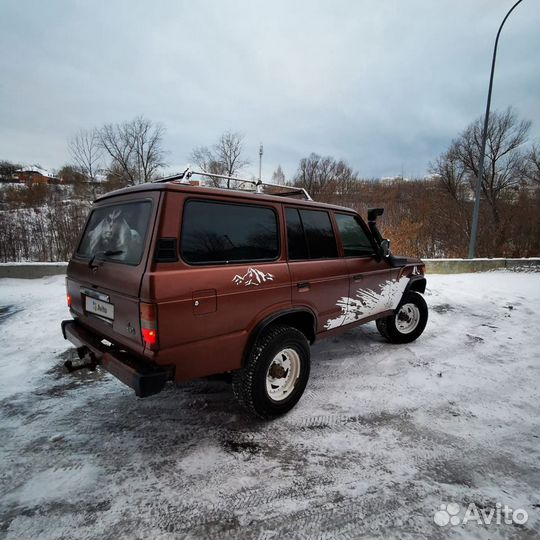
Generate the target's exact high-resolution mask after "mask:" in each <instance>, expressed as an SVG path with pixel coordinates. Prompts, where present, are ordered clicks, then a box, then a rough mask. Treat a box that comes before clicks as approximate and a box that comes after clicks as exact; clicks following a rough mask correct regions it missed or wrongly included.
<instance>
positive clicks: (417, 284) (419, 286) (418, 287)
mask: <svg viewBox="0 0 540 540" xmlns="http://www.w3.org/2000/svg"><path fill="white" fill-rule="evenodd" d="M426 284H427V282H426V278H425V277H423V276H421V277H411V280H410V281H409V283H408V284H407V287H406V288H405V291H404V292H408V291H415V292H418V293H421V294H424V293H425V292H426Z"/></svg>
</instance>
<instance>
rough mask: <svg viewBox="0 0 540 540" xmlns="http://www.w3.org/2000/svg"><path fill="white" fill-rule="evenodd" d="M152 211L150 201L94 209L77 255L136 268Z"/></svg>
mask: <svg viewBox="0 0 540 540" xmlns="http://www.w3.org/2000/svg"><path fill="white" fill-rule="evenodd" d="M151 209H152V203H151V202H150V201H140V202H133V203H123V204H112V205H108V206H104V207H101V208H96V209H95V210H93V212H92V214H91V215H90V219H89V220H88V225H87V226H86V229H85V231H84V234H83V237H82V240H81V243H80V245H79V248H78V250H77V255H80V256H81V257H88V258H91V257H102V258H104V259H106V260H107V261H111V262H122V263H125V264H132V265H137V264H139V262H140V261H141V257H142V253H143V247H144V238H145V236H146V230H147V229H148V222H149V220H150V213H151Z"/></svg>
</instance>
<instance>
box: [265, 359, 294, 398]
mask: <svg viewBox="0 0 540 540" xmlns="http://www.w3.org/2000/svg"><path fill="white" fill-rule="evenodd" d="M299 377H300V356H299V355H298V353H297V352H296V351H295V350H294V349H283V350H281V351H280V352H278V353H277V354H276V356H274V358H273V360H272V361H271V362H270V365H269V366H268V370H267V372H266V392H267V394H268V397H269V398H270V399H272V400H273V401H283V400H284V399H286V398H288V397H289V396H290V395H291V393H292V392H293V390H294V387H295V385H296V381H297V380H298V378H299Z"/></svg>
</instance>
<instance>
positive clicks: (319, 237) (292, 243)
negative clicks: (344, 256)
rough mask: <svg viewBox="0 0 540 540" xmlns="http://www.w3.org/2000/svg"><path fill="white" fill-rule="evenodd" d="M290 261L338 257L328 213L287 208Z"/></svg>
mask: <svg viewBox="0 0 540 540" xmlns="http://www.w3.org/2000/svg"><path fill="white" fill-rule="evenodd" d="M286 218H287V237H288V243H289V259H292V260H300V259H330V258H334V257H337V256H338V253H337V246H336V239H335V237H334V231H333V229H332V223H331V221H330V216H329V215H328V212H324V211H322V210H303V209H300V208H298V209H296V208H287V211H286Z"/></svg>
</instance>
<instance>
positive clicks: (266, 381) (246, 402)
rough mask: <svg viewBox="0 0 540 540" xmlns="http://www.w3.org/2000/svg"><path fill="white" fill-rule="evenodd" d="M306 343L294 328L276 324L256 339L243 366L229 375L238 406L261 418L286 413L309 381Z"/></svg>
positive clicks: (308, 352)
mask: <svg viewBox="0 0 540 540" xmlns="http://www.w3.org/2000/svg"><path fill="white" fill-rule="evenodd" d="M309 371H310V351H309V344H308V342H307V339H306V337H305V336H304V334H303V333H302V332H300V331H299V330H297V329H296V328H292V327H290V326H284V325H276V326H272V327H271V328H269V329H268V330H267V331H266V332H264V334H263V335H262V336H261V337H260V338H259V339H258V340H257V342H256V344H255V346H254V347H253V349H252V351H251V353H250V355H249V358H248V360H247V362H246V365H245V366H244V367H243V368H242V369H239V370H238V371H236V372H234V374H233V381H232V382H233V391H234V395H235V397H236V399H237V400H238V401H239V403H240V404H241V405H242V406H243V407H244V408H246V409H248V410H249V411H251V412H253V413H255V414H256V415H257V416H260V417H261V418H275V417H276V416H280V415H282V414H285V413H286V412H288V411H290V410H291V409H292V408H293V407H294V406H295V405H296V403H298V400H299V399H300V397H301V396H302V394H303V393H304V389H305V388H306V384H307V381H308V378H309Z"/></svg>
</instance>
